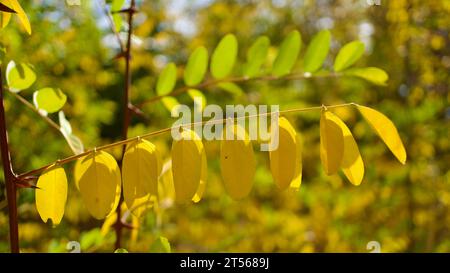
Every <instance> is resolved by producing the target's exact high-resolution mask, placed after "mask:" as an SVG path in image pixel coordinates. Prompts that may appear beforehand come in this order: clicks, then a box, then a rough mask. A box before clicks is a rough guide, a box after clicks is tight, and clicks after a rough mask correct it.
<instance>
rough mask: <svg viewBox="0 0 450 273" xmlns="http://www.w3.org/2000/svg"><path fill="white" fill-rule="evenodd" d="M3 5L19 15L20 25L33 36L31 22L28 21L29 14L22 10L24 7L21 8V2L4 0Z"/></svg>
mask: <svg viewBox="0 0 450 273" xmlns="http://www.w3.org/2000/svg"><path fill="white" fill-rule="evenodd" d="M2 3H3V4H4V5H6V6H8V7H9V8H11V9H13V10H14V11H15V12H16V13H17V16H18V17H19V20H20V23H21V24H22V26H23V27H24V28H25V30H26V31H27V33H28V34H31V25H30V21H29V20H28V16H27V14H26V13H25V11H24V10H23V9H22V6H20V4H19V1H17V0H2Z"/></svg>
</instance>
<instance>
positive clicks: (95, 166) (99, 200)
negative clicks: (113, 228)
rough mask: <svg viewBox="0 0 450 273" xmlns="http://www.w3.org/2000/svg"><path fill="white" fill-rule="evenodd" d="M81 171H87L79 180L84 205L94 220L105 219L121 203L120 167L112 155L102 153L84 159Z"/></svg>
mask: <svg viewBox="0 0 450 273" xmlns="http://www.w3.org/2000/svg"><path fill="white" fill-rule="evenodd" d="M80 169H85V171H84V172H83V173H82V174H81V177H80V180H79V186H80V193H81V197H82V198H83V201H84V204H85V206H86V208H87V210H88V211H89V213H90V214H91V215H92V216H93V217H94V218H96V219H103V218H105V217H106V216H108V215H109V214H110V213H111V212H113V211H114V210H115V209H116V207H117V205H118V203H119V199H120V191H121V181H120V170H119V166H117V162H116V160H115V159H114V158H113V157H112V156H111V155H110V154H108V153H106V152H103V151H100V152H94V153H92V154H91V155H89V156H87V157H86V158H84V159H83V161H82V162H81V166H80Z"/></svg>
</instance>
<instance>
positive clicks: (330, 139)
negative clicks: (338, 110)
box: [320, 110, 344, 175]
mask: <svg viewBox="0 0 450 273" xmlns="http://www.w3.org/2000/svg"><path fill="white" fill-rule="evenodd" d="M338 122H339V118H338V117H336V116H335V115H334V114H333V113H331V112H329V111H328V110H322V114H321V117H320V159H321V160H322V165H323V168H324V171H325V173H326V174H327V175H331V174H335V173H337V171H338V170H339V167H340V166H341V162H342V157H343V153H344V136H343V134H342V129H341V127H340V126H339V124H338Z"/></svg>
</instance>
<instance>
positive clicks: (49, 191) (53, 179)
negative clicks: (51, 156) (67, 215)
mask: <svg viewBox="0 0 450 273" xmlns="http://www.w3.org/2000/svg"><path fill="white" fill-rule="evenodd" d="M36 187H37V189H36V208H37V211H38V212H39V215H40V216H41V218H42V221H44V222H45V223H47V221H48V219H51V220H52V223H53V225H58V224H59V223H60V222H61V219H62V217H63V215H64V207H65V205H66V200H67V177H66V173H65V171H64V169H63V168H62V167H59V166H51V167H49V168H47V169H46V170H45V171H44V172H43V173H42V174H41V176H39V179H38V182H37V184H36Z"/></svg>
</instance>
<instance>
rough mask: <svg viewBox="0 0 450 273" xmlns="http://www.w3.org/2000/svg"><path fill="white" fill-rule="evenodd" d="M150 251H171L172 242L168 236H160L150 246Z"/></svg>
mask: <svg viewBox="0 0 450 273" xmlns="http://www.w3.org/2000/svg"><path fill="white" fill-rule="evenodd" d="M150 252H152V253H170V252H171V249H170V243H169V240H167V238H166V237H162V236H159V237H158V238H156V240H155V241H154V242H153V243H152V245H151V246H150Z"/></svg>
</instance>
